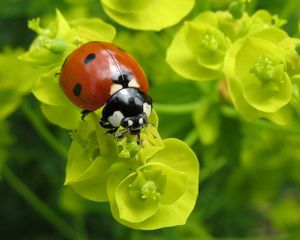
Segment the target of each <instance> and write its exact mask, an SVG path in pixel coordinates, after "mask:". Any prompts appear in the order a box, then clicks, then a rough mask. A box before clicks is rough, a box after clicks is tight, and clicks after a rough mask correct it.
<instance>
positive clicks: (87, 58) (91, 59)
mask: <svg viewBox="0 0 300 240" xmlns="http://www.w3.org/2000/svg"><path fill="white" fill-rule="evenodd" d="M95 58H96V54H95V53H90V54H89V55H87V56H86V58H85V59H84V63H85V64H88V63H90V62H91V61H93V60H94V59H95Z"/></svg>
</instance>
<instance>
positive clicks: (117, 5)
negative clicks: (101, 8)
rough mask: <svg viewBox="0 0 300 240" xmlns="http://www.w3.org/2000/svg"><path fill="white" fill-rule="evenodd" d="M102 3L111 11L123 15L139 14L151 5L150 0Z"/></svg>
mask: <svg viewBox="0 0 300 240" xmlns="http://www.w3.org/2000/svg"><path fill="white" fill-rule="evenodd" d="M102 3H103V4H104V5H106V6H107V7H109V8H110V9H114V10H115V11H117V12H121V13H128V12H130V13H138V11H142V10H143V9H145V8H147V7H148V5H149V4H150V3H151V1H150V0H142V1H136V0H127V1H123V0H102Z"/></svg>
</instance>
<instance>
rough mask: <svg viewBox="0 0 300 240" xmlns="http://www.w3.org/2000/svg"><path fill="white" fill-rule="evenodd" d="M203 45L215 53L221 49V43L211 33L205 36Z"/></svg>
mask: <svg viewBox="0 0 300 240" xmlns="http://www.w3.org/2000/svg"><path fill="white" fill-rule="evenodd" d="M201 43H202V46H203V47H205V48H206V49H208V50H210V51H213V52H215V51H217V50H218V48H219V43H218V40H217V38H216V36H215V35H213V34H211V33H207V34H205V35H204V38H203V39H202V42H201Z"/></svg>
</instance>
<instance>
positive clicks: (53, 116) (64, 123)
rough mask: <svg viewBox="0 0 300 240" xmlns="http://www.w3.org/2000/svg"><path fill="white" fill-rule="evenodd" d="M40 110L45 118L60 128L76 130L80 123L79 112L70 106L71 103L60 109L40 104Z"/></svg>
mask: <svg viewBox="0 0 300 240" xmlns="http://www.w3.org/2000/svg"><path fill="white" fill-rule="evenodd" d="M41 108H42V112H43V114H44V115H45V117H46V118H47V119H48V120H49V121H50V122H51V123H53V124H55V125H58V126H59V127H61V128H65V129H70V130H72V129H76V128H77V127H78V123H79V122H80V121H81V113H80V112H81V110H80V109H78V108H76V107H75V106H73V105H71V103H69V104H68V105H67V106H62V107H57V106H51V105H47V104H41Z"/></svg>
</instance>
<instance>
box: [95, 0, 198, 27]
mask: <svg viewBox="0 0 300 240" xmlns="http://www.w3.org/2000/svg"><path fill="white" fill-rule="evenodd" d="M101 2H102V5H103V7H104V11H105V13H106V14H107V15H108V16H109V17H110V18H112V19H113V20H115V21H116V22H118V23H119V24H121V25H123V26H125V27H128V28H132V29H139V30H154V31H159V30H161V29H163V28H167V27H170V26H172V25H175V24H176V23H178V22H179V21H180V20H181V19H182V18H183V17H185V16H186V15H187V14H188V13H189V12H190V11H191V9H192V8H193V6H194V4H195V1H194V0H185V1H182V0H152V1H148V2H147V1H136V2H133V1H130V2H129V3H132V4H131V6H132V9H131V8H130V5H129V6H128V7H127V9H125V8H124V7H123V6H124V5H123V6H120V1H110V0H102V1H101ZM147 3H148V4H147ZM137 4H139V5H137ZM137 9H139V10H138V11H137ZM120 10H121V11H120ZM125 10H126V12H125ZM149 19H151V21H149Z"/></svg>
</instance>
